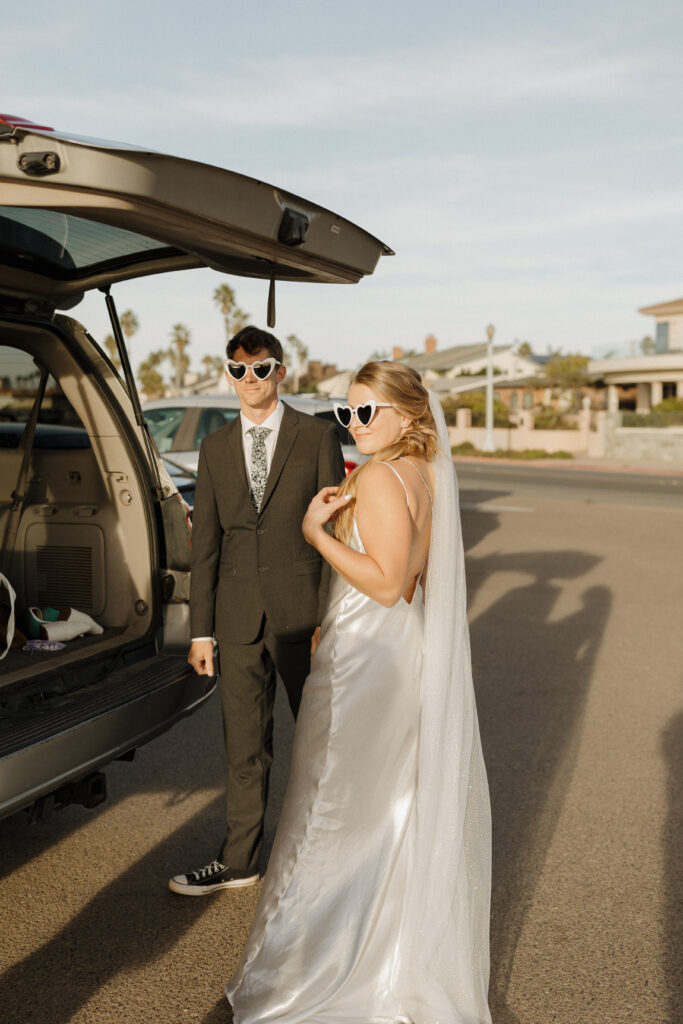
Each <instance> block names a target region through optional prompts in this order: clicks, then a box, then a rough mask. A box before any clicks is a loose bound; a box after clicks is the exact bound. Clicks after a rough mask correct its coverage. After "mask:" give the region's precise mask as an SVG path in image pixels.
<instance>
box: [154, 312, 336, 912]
mask: <svg viewBox="0 0 683 1024" xmlns="http://www.w3.org/2000/svg"><path fill="white" fill-rule="evenodd" d="M227 357H228V358H227V360H226V364H225V365H226V373H227V374H228V379H229V381H230V383H231V384H233V385H234V387H235V390H236V392H237V395H238V397H239V400H240V410H241V411H240V415H239V416H238V417H237V418H236V419H235V420H233V422H232V423H229V424H228V425H227V426H225V427H222V428H221V429H220V430H217V431H216V433H215V434H210V435H209V436H208V437H206V438H205V439H204V440H203V441H202V445H201V449H200V453H199V471H198V476H197V486H196V490H195V499H194V511H193V529H192V583H191V590H190V628H191V635H192V637H193V640H192V646H191V648H190V653H189V655H188V661H189V662H190V664H191V665H192V666H193V668H194V669H195V671H196V672H198V673H199V674H200V675H214V672H215V670H217V666H215V665H214V654H213V651H214V638H215V640H216V641H217V642H218V652H219V656H220V677H219V689H220V695H221V703H222V706H223V725H224V735H225V751H226V757H227V780H226V797H227V831H226V835H225V839H224V841H223V845H222V847H221V851H220V853H219V855H218V858H217V860H214V861H212V862H211V863H210V864H207V865H206V866H205V867H202V868H198V869H197V870H195V871H190V872H188V873H187V874H183V875H175V876H174V877H173V878H172V879H171V880H170V882H169V888H171V889H172V890H173V892H177V893H182V894H184V895H188V896H199V895H204V894H206V893H211V892H216V891H218V890H219V889H227V888H235V887H238V886H244V885H251V884H252V883H253V882H256V881H257V879H258V870H257V867H258V860H259V853H260V850H261V841H262V837H263V818H264V813H265V805H266V798H267V794H268V776H269V772H270V765H271V762H272V759H273V703H274V697H275V679H276V671H277V672H279V674H280V676H281V677H282V680H283V682H284V684H285V688H286V690H287V696H288V698H289V704H290V707H291V708H292V712H293V713H294V715H296V713H297V711H298V708H299V703H300V700H301V691H302V687H303V684H304V680H305V678H306V676H307V675H308V671H309V667H310V658H311V637H312V635H313V633H314V631H315V630H316V627H317V626H318V624H319V623H320V619H321V612H322V609H323V607H324V602H325V599H326V596H327V584H328V580H329V573H328V572H327V571H323V569H322V560H321V558H320V555H319V554H318V552H317V551H316V550H315V549H314V548H312V547H311V546H310V545H309V544H307V543H306V541H305V540H304V537H303V534H302V532H301V521H302V519H303V517H304V513H305V512H306V509H307V508H308V504H309V502H310V500H311V498H312V497H313V496H314V495H315V494H317V493H318V491H319V490H320V489H321V488H322V487H326V486H331V485H334V484H338V483H340V482H341V481H342V480H343V478H344V459H343V456H342V452H341V447H340V444H339V441H338V439H337V434H336V430H335V427H334V425H333V424H332V423H329V422H327V421H322V420H319V419H315V418H314V417H313V416H307V415H305V414H302V413H299V412H295V410H294V409H293V408H292V407H291V406H288V405H284V404H283V403H282V402H281V401H280V400H279V398H278V384H280V383H281V382H282V381H283V380H284V378H285V373H286V370H285V367H284V365H283V353H282V346H281V344H280V342H279V341H278V340H277V338H276V337H274V335H272V334H269V333H267V332H266V331H261V330H259V329H258V328H256V327H245V328H243V330H241V331H239V332H238V333H237V334H236V335H235V336H234V338H232V339H231V341H230V342H229V343H228V348H227Z"/></svg>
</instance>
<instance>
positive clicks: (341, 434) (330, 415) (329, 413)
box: [315, 409, 356, 445]
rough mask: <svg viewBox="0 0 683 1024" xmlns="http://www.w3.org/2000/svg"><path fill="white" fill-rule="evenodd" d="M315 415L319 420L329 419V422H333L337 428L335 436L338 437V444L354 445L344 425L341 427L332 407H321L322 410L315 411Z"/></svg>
mask: <svg viewBox="0 0 683 1024" xmlns="http://www.w3.org/2000/svg"><path fill="white" fill-rule="evenodd" d="M315 415H316V416H317V417H318V419H320V420H329V421H330V422H331V423H334V425H335V427H336V428H337V437H338V438H339V443H340V444H350V445H354V444H355V443H356V442H355V441H354V439H353V436H352V435H351V434H350V433H349V431H348V430H347V429H346V427H342V425H341V423H340V422H339V420H338V419H337V417H336V416H335V415H334V410H333V409H323V411H322V412H317V413H316V414H315Z"/></svg>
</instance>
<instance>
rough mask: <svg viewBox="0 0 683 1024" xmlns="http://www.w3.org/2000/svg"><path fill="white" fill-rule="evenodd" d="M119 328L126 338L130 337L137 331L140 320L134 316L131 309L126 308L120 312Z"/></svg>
mask: <svg viewBox="0 0 683 1024" xmlns="http://www.w3.org/2000/svg"><path fill="white" fill-rule="evenodd" d="M120 323H121V330H122V331H123V333H124V334H125V336H126V337H127V338H132V337H133V335H134V334H136V333H137V331H138V328H139V327H140V321H139V320H138V318H137V317H136V315H135V313H134V312H133V310H132V309H127V310H126V311H125V312H124V313H122V314H121V318H120Z"/></svg>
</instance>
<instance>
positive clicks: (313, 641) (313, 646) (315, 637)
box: [311, 626, 320, 657]
mask: <svg viewBox="0 0 683 1024" xmlns="http://www.w3.org/2000/svg"><path fill="white" fill-rule="evenodd" d="M319 643H320V626H316V627H315V632H314V633H313V636H312V637H311V657H313V655H314V654H315V649H316V647H317V646H318V644H319Z"/></svg>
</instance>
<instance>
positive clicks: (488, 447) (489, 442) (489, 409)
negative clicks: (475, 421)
mask: <svg viewBox="0 0 683 1024" xmlns="http://www.w3.org/2000/svg"><path fill="white" fill-rule="evenodd" d="M495 333H496V328H495V327H494V326H493V324H489V325H488V327H487V328H486V336H487V338H488V339H489V344H488V352H487V361H486V436H485V438H484V447H483V450H484V451H485V452H493V451H495V450H496V446H495V445H494V443H493V335H494V334H495Z"/></svg>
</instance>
